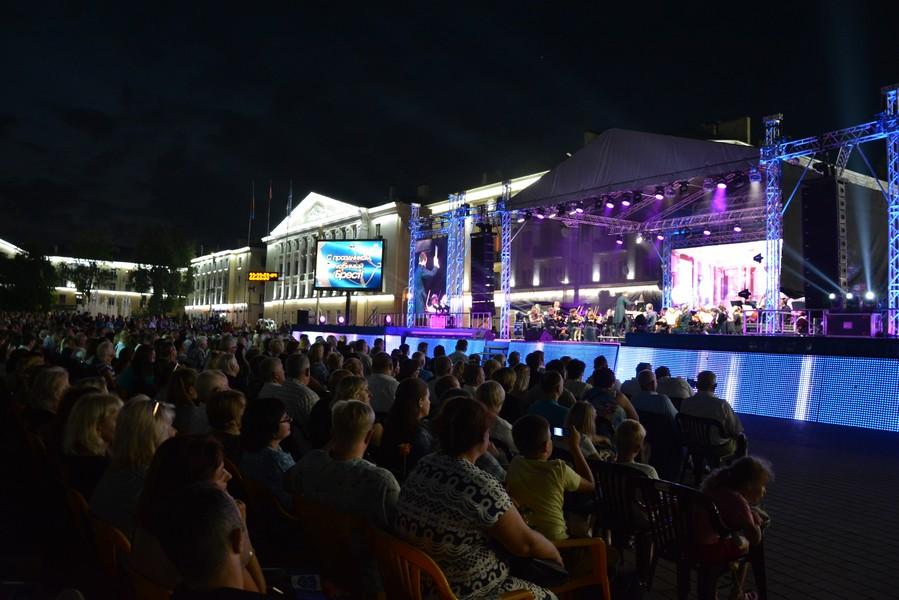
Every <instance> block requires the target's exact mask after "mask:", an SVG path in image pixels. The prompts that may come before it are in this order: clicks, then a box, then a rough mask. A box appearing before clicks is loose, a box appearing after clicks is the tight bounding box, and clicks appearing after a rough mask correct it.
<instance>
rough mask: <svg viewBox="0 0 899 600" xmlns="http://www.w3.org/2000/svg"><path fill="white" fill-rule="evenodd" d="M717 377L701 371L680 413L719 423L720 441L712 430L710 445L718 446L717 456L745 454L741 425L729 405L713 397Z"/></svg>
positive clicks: (716, 385)
mask: <svg viewBox="0 0 899 600" xmlns="http://www.w3.org/2000/svg"><path fill="white" fill-rule="evenodd" d="M717 387H718V377H717V376H716V375H715V374H714V373H713V372H712V371H703V372H701V373H700V374H699V375H697V376H696V394H695V395H693V396H691V397H690V398H687V399H686V400H684V402H683V404H681V408H680V412H681V413H682V414H685V415H690V416H692V417H701V418H703V419H712V420H713V421H718V422H719V423H721V428H722V429H723V431H724V436H725V437H724V438H723V439H722V438H721V437H720V436H719V435H718V432H717V430H714V429H713V430H712V443H714V444H720V448H719V449H718V451H717V452H718V456H719V457H724V456H730V455H732V454H735V453H737V454H740V455H743V454H745V453H746V438H745V436H744V435H743V424H742V423H741V422H740V419H739V417H737V415H736V413H735V412H734V409H733V408H731V406H730V404H728V403H727V402H726V401H724V400H722V399H721V398H718V397H717V396H715V388H717Z"/></svg>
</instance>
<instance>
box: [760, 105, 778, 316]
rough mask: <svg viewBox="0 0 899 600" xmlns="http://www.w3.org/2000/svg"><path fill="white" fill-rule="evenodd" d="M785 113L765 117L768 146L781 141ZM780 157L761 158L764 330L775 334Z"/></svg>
mask: <svg viewBox="0 0 899 600" xmlns="http://www.w3.org/2000/svg"><path fill="white" fill-rule="evenodd" d="M782 121H783V115H781V114H777V115H770V116H767V117H765V118H764V123H765V147H766V148H771V147H774V146H775V145H776V144H778V143H779V142H780V140H781V134H782V132H781V122H782ZM780 160H781V159H780V157H774V158H772V159H768V158H767V157H766V156H765V155H764V154H763V155H762V160H761V161H760V162H761V164H762V166H763V167H764V170H765V271H766V278H765V283H766V285H765V308H766V309H768V311H770V312H766V313H765V321H764V323H762V331H763V332H765V333H775V328H776V326H777V323H776V321H777V315H776V314H775V313H774V312H773V311H775V310H777V309H778V308H779V307H780V260H781V248H782V240H783V213H782V211H781V206H780V205H781V197H780Z"/></svg>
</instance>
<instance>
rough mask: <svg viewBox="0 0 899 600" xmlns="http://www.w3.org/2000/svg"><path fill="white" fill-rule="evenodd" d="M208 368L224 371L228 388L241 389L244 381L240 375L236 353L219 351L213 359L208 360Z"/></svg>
mask: <svg viewBox="0 0 899 600" xmlns="http://www.w3.org/2000/svg"><path fill="white" fill-rule="evenodd" d="M209 368H210V369H215V370H218V371H221V372H222V373H224V374H225V377H227V378H228V387H229V388H231V389H235V390H241V391H243V388H244V387H245V382H244V381H243V380H242V378H241V377H240V361H239V360H238V358H237V355H236V354H230V353H228V352H222V353H220V354H219V355H218V356H216V358H215V360H213V361H210V365H209Z"/></svg>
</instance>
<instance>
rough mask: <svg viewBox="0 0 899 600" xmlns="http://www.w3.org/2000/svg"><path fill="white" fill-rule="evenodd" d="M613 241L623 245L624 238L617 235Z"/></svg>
mask: <svg viewBox="0 0 899 600" xmlns="http://www.w3.org/2000/svg"><path fill="white" fill-rule="evenodd" d="M615 243H616V244H618V245H619V246H623V245H624V238H623V237H621V236H620V235H619V236H618V237H617V238H615Z"/></svg>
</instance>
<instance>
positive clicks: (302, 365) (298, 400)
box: [281, 354, 362, 437]
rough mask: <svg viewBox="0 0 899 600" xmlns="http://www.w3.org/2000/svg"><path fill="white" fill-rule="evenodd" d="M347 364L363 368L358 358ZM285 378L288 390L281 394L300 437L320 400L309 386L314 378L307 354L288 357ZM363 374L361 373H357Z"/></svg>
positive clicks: (295, 431)
mask: <svg viewBox="0 0 899 600" xmlns="http://www.w3.org/2000/svg"><path fill="white" fill-rule="evenodd" d="M345 366H352V367H353V368H355V367H356V366H358V367H359V370H360V371H361V369H362V363H360V362H359V361H358V360H355V359H351V360H347V361H346V363H345ZM284 374H285V380H284V383H283V384H282V387H283V388H284V391H285V392H286V393H285V394H283V396H281V400H283V401H284V406H285V408H287V414H289V415H290V417H291V418H292V419H293V435H294V437H298V436H301V435H302V432H303V431H304V429H305V428H306V423H307V422H308V421H309V414H310V413H311V412H312V407H313V406H315V403H316V402H318V401H319V400H320V397H319V395H318V394H317V393H315V392H314V391H312V388H310V387H309V380H310V379H311V378H312V374H311V371H310V370H309V358H308V357H307V356H306V355H305V354H291V355H290V356H288V357H287V362H286V364H285V365H284ZM357 375H360V376H361V373H359V374H357Z"/></svg>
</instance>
